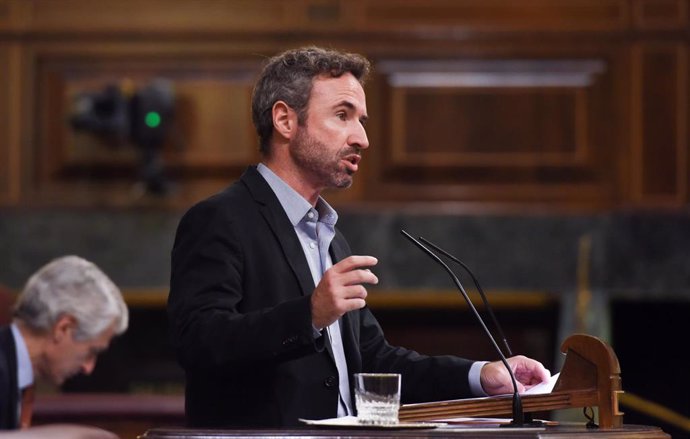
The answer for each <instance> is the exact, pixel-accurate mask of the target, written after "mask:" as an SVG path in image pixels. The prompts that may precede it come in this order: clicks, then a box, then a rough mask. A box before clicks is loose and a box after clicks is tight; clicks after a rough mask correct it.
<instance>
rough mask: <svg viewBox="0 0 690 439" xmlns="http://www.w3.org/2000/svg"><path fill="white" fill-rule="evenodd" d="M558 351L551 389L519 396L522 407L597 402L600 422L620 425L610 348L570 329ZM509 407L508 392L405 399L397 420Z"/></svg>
mask: <svg viewBox="0 0 690 439" xmlns="http://www.w3.org/2000/svg"><path fill="white" fill-rule="evenodd" d="M561 351H562V352H564V353H565V354H566V359H565V363H564V364H563V368H562V369H561V375H560V377H559V379H558V381H557V382H556V385H555V386H554V389H553V391H552V392H551V393H549V394H545V395H526V396H523V398H522V404H523V408H524V410H525V412H541V411H548V410H558V409H566V408H574V407H599V416H600V420H599V426H600V428H602V429H611V428H620V427H621V426H622V425H623V413H622V412H620V410H619V409H618V396H619V395H620V394H621V393H622V392H623V390H622V387H621V378H620V365H619V364H618V358H617V357H616V354H615V353H614V352H613V349H611V347H610V346H609V345H607V344H606V343H604V342H603V341H601V340H599V339H598V338H596V337H592V336H590V335H585V334H575V335H572V336H570V337H569V338H568V339H566V340H565V341H564V342H563V344H562V346H561ZM511 413H512V397H511V396H501V397H489V398H471V399H459V400H452V401H439V402H432V403H421V404H408V405H404V406H402V407H401V408H400V420H402V421H432V420H436V419H443V418H452V417H465V416H470V417H471V416H495V415H506V416H510V415H511Z"/></svg>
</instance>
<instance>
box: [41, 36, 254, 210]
mask: <svg viewBox="0 0 690 439" xmlns="http://www.w3.org/2000/svg"><path fill="white" fill-rule="evenodd" d="M130 50H131V51H130V52H126V53H108V52H107V51H104V52H102V53H100V54H96V55H91V56H84V55H83V54H81V55H76V56H75V54H74V53H70V52H65V53H62V52H60V51H52V50H48V51H47V52H43V53H41V54H40V55H39V56H38V59H37V61H36V64H37V66H38V73H37V84H36V85H37V89H38V96H37V100H38V102H39V114H38V116H37V119H36V127H37V132H38V133H39V139H38V141H37V143H36V146H35V150H36V154H37V157H40V160H38V161H37V162H36V179H35V181H34V183H35V189H36V191H37V192H38V193H37V196H39V197H43V200H42V202H49V199H54V198H55V197H57V196H58V194H60V193H72V194H74V193H75V192H76V193H79V194H80V195H79V196H78V197H76V198H73V199H72V203H76V204H80V203H83V202H86V203H91V202H94V197H96V198H98V199H99V200H100V201H99V203H101V204H115V205H120V204H127V203H131V202H136V201H137V200H138V199H139V197H140V192H139V191H138V190H136V185H135V183H136V182H137V178H138V175H137V174H138V170H139V167H140V161H141V159H140V151H139V149H138V147H137V146H136V145H132V144H131V143H128V142H124V143H123V142H108V141H104V140H103V139H101V138H99V137H98V136H96V135H94V134H92V133H90V132H88V131H77V130H74V129H73V128H72V127H71V126H70V123H69V120H70V115H71V108H72V106H73V102H74V99H75V97H76V96H77V95H78V94H81V93H91V94H99V93H102V92H103V90H104V88H105V87H106V86H107V85H108V84H113V85H117V86H118V87H120V88H121V89H122V90H124V91H126V90H137V89H139V88H141V87H142V86H145V85H146V84H148V83H150V81H151V80H153V79H154V78H165V79H167V80H170V81H172V83H173V86H174V90H175V95H176V115H175V122H174V124H173V128H172V130H171V132H170V136H169V138H168V142H166V144H165V145H164V146H163V148H162V157H163V161H164V166H165V168H166V174H167V175H168V176H169V177H171V178H172V179H173V182H174V183H175V186H174V187H175V188H176V190H175V191H174V192H173V194H172V196H171V197H168V199H167V201H165V203H168V204H173V205H174V204H176V203H179V204H181V205H187V204H188V203H189V202H190V199H189V198H190V197H191V198H194V199H198V198H200V197H202V196H205V195H208V194H209V193H211V192H213V191H215V190H218V189H220V188H222V187H224V185H226V184H227V183H228V182H229V181H231V180H232V179H233V178H235V177H237V176H239V174H240V173H241V172H242V171H243V170H244V168H245V167H246V166H247V165H248V164H251V163H254V162H256V160H257V159H258V143H257V141H256V135H255V134H254V129H253V126H252V123H251V112H250V99H251V88H252V85H253V81H254V78H255V76H256V74H257V71H258V68H259V62H260V60H259V59H258V58H256V57H255V59H254V60H247V59H245V58H242V57H237V58H232V57H229V58H223V57H214V56H209V57H208V58H206V57H204V56H201V57H199V56H198V55H192V54H190V53H183V54H178V55H175V56H167V55H165V54H163V55H161V54H160V53H158V54H156V55H154V54H144V53H140V52H139V53H138V52H137V49H136V48H131V49H130ZM102 191H105V194H106V195H105V196H104V195H103V193H101V192H102ZM202 192H203V193H202ZM99 193H100V194H99ZM80 197H81V198H80ZM46 198H48V199H46ZM68 204H69V203H68Z"/></svg>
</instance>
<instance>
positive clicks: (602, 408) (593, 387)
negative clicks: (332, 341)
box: [140, 334, 669, 439]
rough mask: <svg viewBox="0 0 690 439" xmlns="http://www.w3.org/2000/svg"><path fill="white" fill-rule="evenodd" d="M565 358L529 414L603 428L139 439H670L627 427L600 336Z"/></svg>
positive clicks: (161, 433) (181, 432) (481, 401)
mask: <svg viewBox="0 0 690 439" xmlns="http://www.w3.org/2000/svg"><path fill="white" fill-rule="evenodd" d="M561 350H562V351H563V352H564V353H565V354H566V358H565V363H564V364H563V368H562V369H561V375H560V376H559V379H558V381H557V382H556V385H555V387H554V390H553V391H552V392H551V393H549V394H545V395H525V396H523V398H522V404H523V408H524V410H525V412H541V411H549V410H558V409H564V408H576V407H598V408H599V428H593V429H592V428H587V427H586V426H585V424H584V422H583V423H582V424H562V425H555V426H547V427H539V428H495V427H494V428H491V427H489V428H487V427H481V426H478V427H476V428H468V427H454V426H448V427H441V428H432V427H429V428H428V429H421V430H406V429H400V430H396V429H375V428H365V429H361V428H345V427H338V428H336V429H315V428H314V427H306V426H305V427H304V428H301V429H283V430H276V429H272V430H269V429H256V430H251V429H246V430H191V429H162V428H154V429H151V430H148V431H147V432H146V433H145V434H144V435H142V436H140V439H296V438H309V439H337V438H342V439H367V438H376V439H386V438H393V437H395V438H398V439H400V438H404V439H464V438H467V439H470V438H472V439H476V438H483V439H502V438H516V439H517V438H519V439H575V438H591V437H595V438H598V439H622V438H634V439H668V438H669V436H668V435H667V434H665V433H664V432H663V431H661V430H660V429H659V428H657V427H647V426H639V425H623V414H622V413H621V412H620V411H619V410H618V395H620V394H621V393H622V390H621V378H620V367H619V365H618V358H616V354H614V352H613V350H612V349H611V347H610V346H609V345H607V344H606V343H604V342H603V341H601V340H599V339H598V338H596V337H591V336H589V335H582V334H576V335H573V336H571V337H569V338H568V339H567V340H566V341H565V342H564V343H563V345H562V346H561ZM511 413H512V396H510V395H508V396H500V397H487V398H476V399H465V400H453V401H440V402H431V403H421V404H408V405H403V406H402V407H401V408H400V420H401V421H402V422H405V421H417V422H418V421H434V420H439V419H446V418H457V417H474V416H496V415H508V416H510V415H511Z"/></svg>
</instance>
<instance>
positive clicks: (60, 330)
mask: <svg viewBox="0 0 690 439" xmlns="http://www.w3.org/2000/svg"><path fill="white" fill-rule="evenodd" d="M76 327H77V320H76V319H75V318H74V317H72V316H71V315H69V314H63V315H61V316H60V317H59V318H58V320H57V322H55V324H54V325H53V341H55V342H56V343H59V342H60V341H62V340H64V339H65V337H69V338H70V339H71V338H72V337H73V336H74V330H75V329H76Z"/></svg>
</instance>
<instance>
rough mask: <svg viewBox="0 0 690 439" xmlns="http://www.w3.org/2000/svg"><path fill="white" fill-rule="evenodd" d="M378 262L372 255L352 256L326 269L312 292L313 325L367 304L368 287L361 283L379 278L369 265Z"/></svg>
mask: <svg viewBox="0 0 690 439" xmlns="http://www.w3.org/2000/svg"><path fill="white" fill-rule="evenodd" d="M377 263H378V260H377V259H376V258H375V257H373V256H349V257H347V258H345V259H343V260H342V261H340V262H338V263H337V264H335V265H333V266H332V267H331V268H329V269H328V270H326V272H325V273H324V274H323V277H322V278H321V282H319V284H318V285H317V286H316V289H315V290H314V293H313V294H312V296H311V316H312V323H313V324H314V327H316V328H318V329H323V328H325V327H326V326H328V325H330V324H331V323H333V322H335V321H336V320H338V319H339V318H340V316H342V315H343V314H345V313H346V312H348V311H353V310H355V309H360V308H363V307H364V305H366V301H365V299H366V298H367V290H366V288H364V286H363V285H362V284H372V285H375V284H377V283H378V282H379V279H378V278H377V277H376V275H375V274H374V273H372V272H371V271H369V269H368V267H373V266H374V265H376V264H377Z"/></svg>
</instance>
